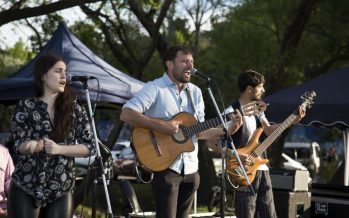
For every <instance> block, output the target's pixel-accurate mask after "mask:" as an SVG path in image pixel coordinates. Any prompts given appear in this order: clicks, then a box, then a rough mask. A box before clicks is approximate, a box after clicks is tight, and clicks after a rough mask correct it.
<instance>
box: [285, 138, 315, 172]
mask: <svg viewBox="0 0 349 218" xmlns="http://www.w3.org/2000/svg"><path fill="white" fill-rule="evenodd" d="M283 152H284V153H285V154H286V155H288V156H289V157H291V158H292V159H294V160H295V161H298V162H300V163H302V164H303V165H304V166H306V167H308V169H309V171H310V172H311V173H318V172H319V168H320V145H319V144H318V143H317V142H286V143H285V144H284V151H283Z"/></svg>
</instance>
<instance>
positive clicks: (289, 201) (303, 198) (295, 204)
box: [273, 189, 311, 218]
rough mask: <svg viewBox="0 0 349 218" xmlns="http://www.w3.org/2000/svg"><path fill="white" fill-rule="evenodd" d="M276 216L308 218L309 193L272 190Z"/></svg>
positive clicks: (309, 207) (309, 206)
mask: <svg viewBox="0 0 349 218" xmlns="http://www.w3.org/2000/svg"><path fill="white" fill-rule="evenodd" d="M273 193H274V202H275V209H276V214H277V216H278V217H282V218H287V217H288V218H310V209H311V193H310V192H288V191H283V190H277V189H276V190H273Z"/></svg>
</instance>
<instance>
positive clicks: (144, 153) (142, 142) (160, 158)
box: [132, 102, 258, 172]
mask: <svg viewBox="0 0 349 218" xmlns="http://www.w3.org/2000/svg"><path fill="white" fill-rule="evenodd" d="M241 111H242V112H243V115H249V116H250V115H253V114H255V113H257V112H258V103H257V102H252V103H250V104H247V105H244V106H242V107H241ZM230 114H231V113H229V114H226V119H227V120H229V119H230V117H229V115H230ZM171 120H176V121H182V124H181V125H180V126H179V130H178V132H177V133H176V134H174V135H172V136H170V135H167V134H164V133H162V132H159V131H153V130H149V129H145V128H139V127H135V128H134V129H133V133H132V142H133V149H134V151H135V153H136V156H137V159H138V160H139V161H140V163H141V164H142V166H143V167H144V168H146V169H147V170H149V171H151V172H159V171H163V170H165V169H167V168H169V167H170V166H171V165H172V163H173V162H174V161H175V160H176V159H177V157H178V155H180V154H181V153H182V152H190V151H193V150H194V148H195V147H194V144H193V142H192V140H191V138H192V136H193V135H195V134H197V133H199V132H202V131H205V130H207V129H209V128H213V127H216V126H218V125H220V124H221V121H220V119H219V118H218V117H217V118H213V119H210V120H207V121H205V122H197V120H196V118H195V117H194V116H193V115H192V114H190V113H187V112H181V113H178V114H176V115H175V116H174V117H173V118H172V119H171Z"/></svg>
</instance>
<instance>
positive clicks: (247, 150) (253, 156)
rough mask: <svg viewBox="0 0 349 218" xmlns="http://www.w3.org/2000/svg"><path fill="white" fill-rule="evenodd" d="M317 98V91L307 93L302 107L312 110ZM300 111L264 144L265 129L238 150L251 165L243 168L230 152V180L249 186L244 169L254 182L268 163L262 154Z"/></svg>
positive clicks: (228, 168) (259, 129)
mask: <svg viewBox="0 0 349 218" xmlns="http://www.w3.org/2000/svg"><path fill="white" fill-rule="evenodd" d="M315 96H316V93H315V91H309V92H306V93H305V94H304V95H302V97H301V98H302V100H303V103H302V104H301V106H303V107H304V108H310V107H311V105H312V104H313V103H314V102H313V99H314V97H315ZM297 114H298V111H297V110H296V111H295V112H294V113H292V114H291V115H290V116H289V117H288V118H287V119H286V120H285V121H284V122H283V123H281V125H280V126H278V128H277V129H276V130H274V132H273V133H271V134H270V135H269V136H268V137H267V138H266V139H265V140H264V141H263V142H262V143H260V144H259V142H258V140H259V137H260V135H261V134H262V133H263V128H258V129H256V130H255V132H254V133H253V135H252V137H251V139H250V140H249V142H248V143H247V144H246V145H245V146H244V147H242V148H239V149H237V153H238V154H246V155H247V157H248V158H249V159H250V160H251V164H250V165H248V166H247V165H245V166H244V168H242V167H241V166H240V165H239V163H238V161H237V160H236V159H235V158H233V155H232V153H231V152H228V155H227V167H226V168H227V173H228V175H229V178H230V180H231V181H232V182H233V183H234V184H236V185H237V184H238V185H242V186H247V185H248V182H247V181H246V179H245V177H244V176H243V175H244V174H243V169H244V170H245V171H246V174H247V177H248V179H249V181H250V182H252V181H253V180H254V178H255V176H256V171H257V168H258V167H259V166H260V165H262V164H266V163H268V160H267V159H262V158H261V157H260V156H261V154H262V153H263V152H264V151H265V150H267V148H268V147H269V146H270V145H271V144H272V143H273V142H274V141H275V140H276V139H277V138H278V137H279V136H280V135H281V133H283V131H284V130H285V129H287V128H288V127H289V126H291V125H292V123H293V122H294V121H295V119H296V118H297Z"/></svg>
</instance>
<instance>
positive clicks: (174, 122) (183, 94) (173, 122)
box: [120, 46, 241, 218]
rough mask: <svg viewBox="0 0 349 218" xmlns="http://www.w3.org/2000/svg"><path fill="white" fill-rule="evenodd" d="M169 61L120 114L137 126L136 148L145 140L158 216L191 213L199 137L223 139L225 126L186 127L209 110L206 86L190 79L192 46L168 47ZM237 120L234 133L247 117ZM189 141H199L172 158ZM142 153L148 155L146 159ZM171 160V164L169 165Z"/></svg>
mask: <svg viewBox="0 0 349 218" xmlns="http://www.w3.org/2000/svg"><path fill="white" fill-rule="evenodd" d="M163 63H164V66H165V69H166V73H165V74H164V75H163V76H162V77H160V78H158V79H156V80H154V81H151V82H148V83H147V84H146V85H145V86H144V87H143V89H142V90H141V91H140V92H139V93H137V95H136V96H135V97H134V98H132V99H131V100H130V101H128V102H127V103H126V104H125V105H124V106H123V109H122V112H121V116H120V118H121V120H123V121H125V122H126V123H129V124H130V125H132V126H134V127H135V130H134V133H133V144H134V147H136V144H141V145H140V146H139V147H138V148H139V150H137V149H136V148H135V150H136V155H137V157H138V159H139V160H140V162H141V163H142V160H143V162H149V164H146V163H142V164H143V165H146V166H147V167H148V169H149V168H150V170H152V171H153V172H154V179H153V181H152V186H153V191H154V196H155V201H156V217H161V218H175V217H178V218H186V217H188V216H189V213H190V208H191V204H192V201H193V197H194V193H195V191H196V190H197V188H198V186H199V180H200V178H199V174H198V172H197V171H198V156H197V155H198V143H197V140H198V139H212V138H217V137H220V136H221V135H223V134H224V131H223V130H222V128H208V129H206V130H205V128H203V127H202V126H200V125H194V126H193V127H188V128H183V126H185V124H186V122H187V121H188V120H189V121H190V122H189V123H190V124H192V120H195V122H196V120H197V121H199V122H202V121H204V115H205V114H204V101H203V98H202V93H201V90H200V89H199V88H198V87H197V86H196V85H194V84H192V83H190V82H189V81H190V76H191V70H192V69H193V64H194V63H193V56H192V51H191V50H190V49H188V48H186V47H183V46H175V47H171V48H169V49H168V50H167V51H166V52H165V54H164V56H163ZM177 115H178V116H177ZM178 117H180V118H179V119H178ZM192 117H194V118H192ZM232 119H233V120H234V122H231V124H230V125H229V129H228V132H229V133H232V132H234V131H235V130H237V129H238V128H239V127H240V126H239V125H235V124H236V123H237V122H235V121H236V120H238V119H240V120H241V116H240V118H239V114H237V115H233V117H232ZM240 125H241V122H240ZM201 127H202V129H201ZM214 127H215V126H214ZM197 130H199V131H197ZM200 130H203V131H201V132H200ZM135 131H136V134H135ZM139 135H141V137H139ZM174 136H178V137H174ZM188 138H189V140H188ZM142 140H144V146H143V145H142V143H141V141H142ZM176 142H178V143H176ZM188 144H189V148H190V145H191V144H194V146H193V149H192V150H190V149H189V150H187V151H186V152H181V153H178V155H175V156H174V159H173V161H171V158H169V157H170V156H173V155H171V154H172V153H173V151H172V150H171V148H173V150H176V149H180V148H181V147H182V146H183V147H185V146H187V145H188ZM146 145H149V146H146ZM141 154H143V156H145V157H142V158H141ZM168 162H170V166H168V167H167V165H166V164H168ZM151 168H154V169H151Z"/></svg>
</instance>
